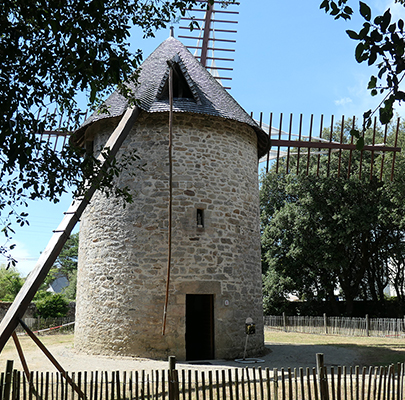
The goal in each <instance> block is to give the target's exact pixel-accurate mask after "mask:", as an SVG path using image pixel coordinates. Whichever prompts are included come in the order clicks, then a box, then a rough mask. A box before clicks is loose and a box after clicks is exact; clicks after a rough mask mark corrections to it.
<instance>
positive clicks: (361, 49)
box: [355, 43, 364, 63]
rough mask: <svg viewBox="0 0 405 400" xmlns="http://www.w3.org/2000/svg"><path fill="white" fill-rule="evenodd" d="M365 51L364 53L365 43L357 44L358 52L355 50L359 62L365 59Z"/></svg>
mask: <svg viewBox="0 0 405 400" xmlns="http://www.w3.org/2000/svg"><path fill="white" fill-rule="evenodd" d="M363 53H364V44H363V43H359V44H358V45H357V46H356V52H355V57H356V61H357V62H358V63H361V62H363V61H364V56H363Z"/></svg>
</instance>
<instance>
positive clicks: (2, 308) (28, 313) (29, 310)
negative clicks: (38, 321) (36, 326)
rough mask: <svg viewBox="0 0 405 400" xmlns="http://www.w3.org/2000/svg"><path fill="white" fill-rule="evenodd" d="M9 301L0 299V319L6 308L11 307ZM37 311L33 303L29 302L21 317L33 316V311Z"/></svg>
mask: <svg viewBox="0 0 405 400" xmlns="http://www.w3.org/2000/svg"><path fill="white" fill-rule="evenodd" d="M11 304H13V303H11V302H8V301H0V321H1V320H2V319H3V318H4V316H5V315H6V313H7V311H8V309H9V308H10V307H11ZM36 312H37V307H36V306H35V304H34V303H31V304H30V305H29V306H28V308H27V310H26V311H25V313H24V317H23V318H34V315H35V313H36Z"/></svg>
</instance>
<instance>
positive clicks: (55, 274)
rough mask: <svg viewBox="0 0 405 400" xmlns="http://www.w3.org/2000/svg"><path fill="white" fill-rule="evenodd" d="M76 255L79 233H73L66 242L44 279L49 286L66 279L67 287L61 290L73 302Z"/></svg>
mask: <svg viewBox="0 0 405 400" xmlns="http://www.w3.org/2000/svg"><path fill="white" fill-rule="evenodd" d="M78 253H79V233H74V234H73V235H71V236H70V237H69V239H68V240H67V241H66V243H65V245H64V246H63V248H62V250H61V252H60V254H59V256H58V258H57V259H56V262H55V264H54V265H53V267H52V268H51V270H50V271H49V273H48V275H47V277H46V279H45V283H47V284H50V283H52V282H53V281H54V280H55V279H57V278H60V277H66V278H67V280H68V282H69V285H68V286H67V287H66V288H65V289H64V290H63V293H64V294H65V296H66V297H67V298H68V299H70V300H75V298H76V278H77V257H78Z"/></svg>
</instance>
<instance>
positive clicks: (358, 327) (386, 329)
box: [264, 314, 405, 337]
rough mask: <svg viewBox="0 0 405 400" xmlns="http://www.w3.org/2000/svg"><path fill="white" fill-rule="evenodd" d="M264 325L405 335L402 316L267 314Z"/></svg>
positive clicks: (291, 329)
mask: <svg viewBox="0 0 405 400" xmlns="http://www.w3.org/2000/svg"><path fill="white" fill-rule="evenodd" d="M264 326H265V327H267V328H268V329H273V330H283V331H285V332H301V333H314V334H332V335H342V336H376V337H387V336H389V337H404V336H405V320H404V319H401V318H369V317H368V316H367V315H366V316H365V318H347V317H327V316H326V315H323V316H322V317H308V316H286V315H285V314H283V315H281V316H274V315H267V316H265V317H264Z"/></svg>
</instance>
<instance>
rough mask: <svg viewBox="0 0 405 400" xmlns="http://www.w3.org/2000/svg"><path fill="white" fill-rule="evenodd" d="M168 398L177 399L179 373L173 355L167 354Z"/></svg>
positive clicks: (170, 399)
mask: <svg viewBox="0 0 405 400" xmlns="http://www.w3.org/2000/svg"><path fill="white" fill-rule="evenodd" d="M169 400H179V374H178V371H177V369H176V357H175V356H169Z"/></svg>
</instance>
